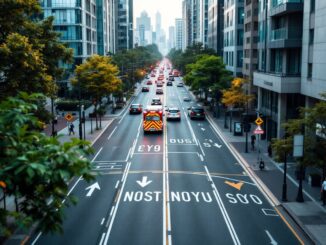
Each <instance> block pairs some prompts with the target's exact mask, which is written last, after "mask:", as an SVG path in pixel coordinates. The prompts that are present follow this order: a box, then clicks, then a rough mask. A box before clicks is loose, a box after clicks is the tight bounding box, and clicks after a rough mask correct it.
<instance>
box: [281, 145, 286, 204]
mask: <svg viewBox="0 0 326 245" xmlns="http://www.w3.org/2000/svg"><path fill="white" fill-rule="evenodd" d="M283 171H284V173H283V189H282V201H283V202H287V184H286V171H287V152H286V151H285V152H284V166H283Z"/></svg>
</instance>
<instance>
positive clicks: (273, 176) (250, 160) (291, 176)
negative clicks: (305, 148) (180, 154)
mask: <svg viewBox="0 0 326 245" xmlns="http://www.w3.org/2000/svg"><path fill="white" fill-rule="evenodd" d="M207 116H208V119H210V120H211V121H212V122H213V123H214V124H215V125H216V127H217V129H218V130H219V131H220V132H221V134H222V135H223V137H224V139H225V141H226V142H227V143H228V144H229V145H230V146H231V148H233V149H235V150H236V151H237V153H238V155H239V156H241V158H242V159H243V160H244V161H245V163H246V164H247V167H248V168H249V169H250V170H251V172H253V173H254V175H256V177H258V178H259V180H260V181H262V183H263V185H262V186H263V187H266V192H267V194H268V196H270V197H271V199H272V200H273V202H274V204H275V205H276V206H279V205H280V206H282V207H283V208H284V209H285V210H286V211H287V213H288V214H289V215H290V216H291V217H292V218H293V219H294V221H295V222H296V223H297V224H298V225H299V226H300V227H301V228H302V229H303V230H304V231H305V232H306V234H307V235H308V236H309V237H310V239H311V240H312V241H313V242H314V243H315V244H326V209H325V207H323V206H322V205H321V201H320V187H311V186H310V185H309V183H308V178H307V176H308V174H309V173H310V172H312V171H314V169H313V168H307V170H306V178H305V180H304V181H303V191H304V200H305V201H304V202H303V203H298V202H296V196H297V192H298V181H297V180H296V177H295V169H296V164H295V163H294V162H289V163H288V164H287V165H288V167H287V172H288V173H287V199H288V201H287V202H282V201H281V200H282V185H283V175H284V174H283V173H284V172H283V167H284V166H283V163H277V162H275V161H274V160H273V159H271V158H270V157H269V156H268V153H267V147H268V142H267V141H266V140H261V141H259V142H258V141H256V147H260V151H261V154H260V157H261V158H262V160H263V161H264V162H265V169H264V170H260V169H259V165H258V150H257V149H255V150H254V151H252V150H251V145H250V136H251V133H249V136H248V153H245V135H243V136H234V135H233V132H230V129H229V128H227V129H226V128H224V117H220V118H215V117H214V116H213V113H212V112H211V111H207ZM234 121H239V120H237V119H236V118H234ZM251 128H253V125H252V127H251ZM258 144H259V145H258Z"/></svg>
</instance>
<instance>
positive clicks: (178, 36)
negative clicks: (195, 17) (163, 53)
mask: <svg viewBox="0 0 326 245" xmlns="http://www.w3.org/2000/svg"><path fill="white" fill-rule="evenodd" d="M183 24H184V20H183V19H179V18H178V19H175V48H176V49H180V50H182V49H183V43H184V42H183V38H184V37H183Z"/></svg>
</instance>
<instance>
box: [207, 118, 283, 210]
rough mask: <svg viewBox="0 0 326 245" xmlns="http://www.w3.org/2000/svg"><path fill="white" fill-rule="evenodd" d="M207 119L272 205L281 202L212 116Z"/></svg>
mask: <svg viewBox="0 0 326 245" xmlns="http://www.w3.org/2000/svg"><path fill="white" fill-rule="evenodd" d="M206 118H207V121H208V122H209V124H210V125H211V127H212V129H214V130H213V132H215V133H216V134H217V135H218V137H219V138H220V139H221V141H222V142H223V143H224V145H225V146H226V147H227V148H228V149H229V151H230V152H231V153H232V155H233V156H234V157H235V159H237V160H238V162H239V163H240V164H241V167H242V168H243V170H244V171H245V172H246V173H247V176H249V177H250V178H251V180H252V181H253V182H254V183H255V184H256V186H257V188H258V189H259V190H260V192H261V193H262V194H263V195H264V196H265V198H266V200H267V201H268V202H269V203H270V205H271V206H273V207H275V206H278V205H279V204H280V202H279V201H278V199H277V198H276V197H275V196H274V194H273V193H272V192H271V191H270V190H269V189H268V188H267V187H266V185H265V184H264V183H263V182H262V181H261V180H260V179H259V178H258V177H257V176H256V174H255V173H254V172H253V170H251V168H250V166H249V164H248V163H247V162H246V160H245V159H244V158H243V157H242V156H241V155H240V154H239V153H238V152H237V151H236V150H235V149H234V147H233V146H232V145H230V144H229V143H228V142H227V141H226V140H225V138H224V136H223V135H222V133H221V132H220V130H219V129H218V128H217V127H216V126H215V125H214V122H213V121H212V119H211V118H210V116H207V117H206Z"/></svg>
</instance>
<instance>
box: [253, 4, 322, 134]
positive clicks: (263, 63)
mask: <svg viewBox="0 0 326 245" xmlns="http://www.w3.org/2000/svg"><path fill="white" fill-rule="evenodd" d="M310 1H311V0H306V1H305V3H307V2H310ZM319 2H321V1H319ZM308 20H309V18H308V19H305V22H306V21H308ZM258 21H259V24H258V30H259V41H258V71H257V72H254V85H256V86H257V87H258V110H259V111H260V112H261V113H262V114H263V116H264V117H265V120H264V121H265V123H264V127H265V130H266V137H267V139H271V138H274V137H278V138H279V137H282V136H283V129H282V127H281V124H282V123H283V122H285V121H287V120H289V119H292V118H296V117H297V116H298V107H299V106H304V103H305V98H304V96H303V95H302V94H301V67H302V65H301V53H302V52H301V49H302V28H303V1H301V0H292V1H285V0H282V1H280V0H272V1H269V2H268V3H267V1H265V0H259V16H258ZM308 32H309V31H308ZM306 54H307V53H306ZM305 58H306V59H305V60H306V61H308V60H309V59H308V57H307V56H306V57H305ZM305 69H308V66H306V67H305Z"/></svg>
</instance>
